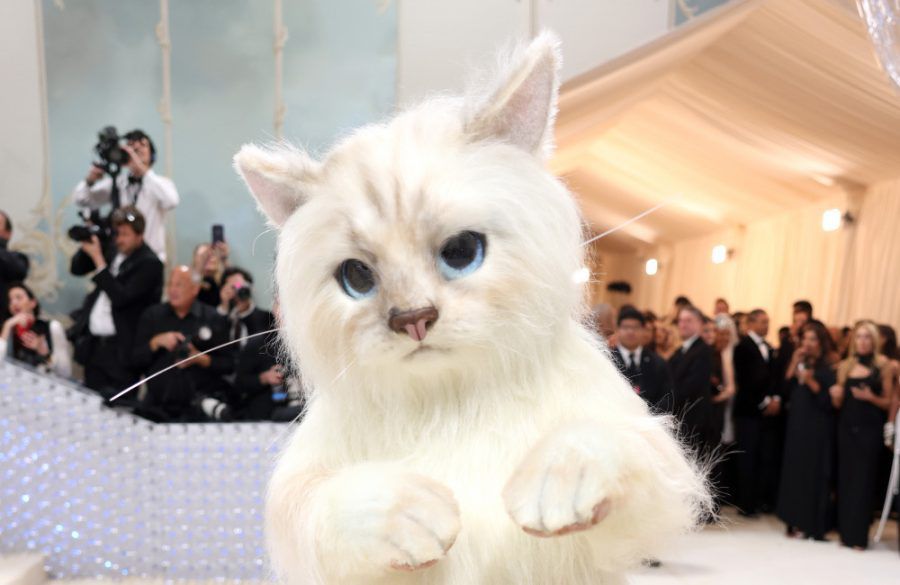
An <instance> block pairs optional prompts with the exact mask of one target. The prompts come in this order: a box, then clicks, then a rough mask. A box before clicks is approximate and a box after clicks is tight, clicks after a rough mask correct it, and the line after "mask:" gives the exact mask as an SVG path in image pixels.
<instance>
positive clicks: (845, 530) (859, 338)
mask: <svg viewBox="0 0 900 585" xmlns="http://www.w3.org/2000/svg"><path fill="white" fill-rule="evenodd" d="M879 347H880V335H879V333H878V326H877V325H875V324H874V323H872V322H871V321H860V322H859V323H857V324H856V325H855V326H854V328H853V333H852V337H851V340H850V354H849V356H848V357H847V359H845V360H843V361H842V362H841V363H840V365H839V366H838V373H837V384H835V385H834V386H832V387H831V390H830V393H831V399H832V402H833V404H834V407H835V408H838V409H840V414H839V416H838V432H837V438H838V440H837V444H838V473H837V478H838V483H837V496H838V497H837V500H838V506H837V508H838V518H837V520H838V530H839V532H840V534H841V542H843V544H844V545H845V546H848V547H851V548H853V549H855V550H864V549H865V548H866V547H867V546H868V544H869V526H870V525H871V523H872V510H873V509H874V508H875V497H876V489H877V481H878V465H879V459H880V457H881V450H882V449H883V448H884V447H883V436H882V433H883V430H882V429H883V427H884V423H885V420H886V418H887V416H886V415H887V409H888V407H889V406H890V403H891V398H892V396H891V394H890V391H891V389H893V376H894V368H893V367H892V365H891V363H890V360H888V359H887V358H886V357H885V356H884V355H882V354H880V353H879V352H878V349H879Z"/></svg>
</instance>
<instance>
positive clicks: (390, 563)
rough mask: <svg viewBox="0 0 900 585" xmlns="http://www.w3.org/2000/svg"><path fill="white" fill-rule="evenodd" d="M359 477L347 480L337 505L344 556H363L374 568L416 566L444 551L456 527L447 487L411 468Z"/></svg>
mask: <svg viewBox="0 0 900 585" xmlns="http://www.w3.org/2000/svg"><path fill="white" fill-rule="evenodd" d="M362 479H363V478H356V480H357V481H355V482H353V483H348V484H345V486H344V489H342V490H341V491H342V492H343V493H342V494H340V497H339V503H337V507H338V508H339V510H335V512H337V516H336V518H338V519H339V523H340V526H339V527H337V528H338V534H337V535H336V536H337V540H338V541H340V542H341V545H342V547H343V548H344V550H345V555H341V556H343V557H344V559H345V560H346V558H347V557H348V556H349V557H352V558H355V559H358V560H361V561H363V562H364V564H366V565H368V566H369V567H370V569H372V570H374V571H379V570H385V569H388V570H396V571H416V570H419V569H424V568H427V567H430V566H431V565H433V564H435V563H437V562H438V561H439V560H440V559H442V558H443V557H444V556H445V555H446V554H447V551H449V550H450V547H452V546H453V543H454V542H455V541H456V537H457V535H458V534H459V530H460V518H459V506H458V504H457V502H456V499H455V498H454V496H453V492H451V491H450V489H449V488H447V487H446V486H444V485H442V484H440V483H438V482H436V481H434V480H432V479H429V478H427V477H425V476H422V475H416V474H411V473H397V474H388V476H381V477H378V478H377V479H375V478H371V477H370V478H369V479H370V480H373V481H359V480H362ZM353 484H355V485H353Z"/></svg>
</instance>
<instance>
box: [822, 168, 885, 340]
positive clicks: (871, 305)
mask: <svg viewBox="0 0 900 585" xmlns="http://www.w3.org/2000/svg"><path fill="white" fill-rule="evenodd" d="M858 215H859V217H858V220H857V225H856V241H855V245H854V246H853V248H852V249H851V250H850V252H849V254H848V258H847V261H848V264H849V270H848V273H849V277H848V278H847V280H846V282H844V283H842V287H841V295H842V299H843V303H842V304H841V305H840V306H839V307H838V309H837V311H836V313H835V317H836V319H837V320H838V321H840V322H844V323H850V322H852V321H853V320H855V319H859V318H861V317H871V318H873V319H875V320H876V321H877V322H879V323H889V324H891V325H893V326H894V327H897V328H900V295H898V292H900V180H895V181H889V182H885V183H880V184H878V185H875V186H874V187H872V188H871V189H869V192H868V194H867V195H866V197H865V199H864V200H863V203H862V206H861V208H860V210H859V214H858Z"/></svg>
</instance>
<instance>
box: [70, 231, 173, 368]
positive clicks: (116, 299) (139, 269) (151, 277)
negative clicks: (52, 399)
mask: <svg viewBox="0 0 900 585" xmlns="http://www.w3.org/2000/svg"><path fill="white" fill-rule="evenodd" d="M85 258H86V260H85ZM110 261H111V259H110ZM88 267H89V270H93V269H94V262H93V260H91V259H90V258H89V257H87V255H86V254H82V257H79V256H78V255H77V254H76V256H75V257H73V258H72V273H73V274H77V272H76V269H78V270H83V269H85V268H88ZM93 281H94V283H96V285H97V286H96V287H95V288H94V290H93V291H91V293H90V294H89V295H88V296H87V298H86V299H85V300H84V305H83V307H82V310H81V312H80V314H79V316H78V321H77V322H76V324H75V327H74V328H73V329H72V332H71V333H72V334H71V335H70V337H72V338H73V339H76V343H77V340H78V339H79V338H85V337H87V336H89V335H90V329H89V327H88V325H89V321H90V316H91V309H93V308H94V303H96V302H97V297H99V296H100V293H101V292H105V293H106V294H107V296H109V300H110V303H111V304H112V317H113V323H114V324H115V326H116V339H117V351H118V354H119V359H120V361H121V362H122V363H123V364H128V365H130V364H131V357H132V348H133V346H134V337H135V334H136V332H137V325H138V321H139V320H140V318H141V315H142V314H143V312H144V310H145V309H146V308H147V307H150V306H152V305H155V304H157V303H159V300H160V298H162V287H163V264H162V262H160V261H159V258H157V257H156V254H154V253H153V250H151V249H150V247H149V246H147V244H143V245H142V246H141V247H140V248H138V249H137V250H135V251H134V252H132V253H131V254H130V255H129V256H128V257H127V258H125V260H123V261H122V265H121V266H119V273H118V274H117V275H116V276H113V275H112V273H111V272H110V271H109V267H107V268H104V269H103V270H101V271H100V272H98V273H97V274H95V275H94V277H93ZM76 357H79V358H82V359H83V358H84V357H85V356H76ZM82 363H83V362H82Z"/></svg>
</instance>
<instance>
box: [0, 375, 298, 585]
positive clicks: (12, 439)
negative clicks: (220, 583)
mask: <svg viewBox="0 0 900 585" xmlns="http://www.w3.org/2000/svg"><path fill="white" fill-rule="evenodd" d="M287 431H288V428H287V426H286V425H283V424H282V425H278V424H274V423H234V424H154V423H150V422H148V421H145V420H143V419H141V418H137V417H135V416H132V415H130V414H127V413H122V412H118V411H116V410H113V409H110V408H107V407H105V406H103V405H102V402H101V399H100V398H99V397H98V396H95V395H93V394H91V393H89V392H88V391H86V390H84V389H83V388H81V387H79V386H76V385H74V384H71V383H69V382H65V381H61V380H59V379H56V378H53V377H49V376H46V375H43V374H39V373H36V372H34V371H31V370H29V369H26V368H23V367H21V366H18V365H14V364H11V363H8V362H0V553H11V552H26V551H31V552H41V553H43V554H44V555H45V558H46V559H47V565H46V569H47V571H48V573H49V574H50V575H51V576H53V577H55V578H71V577H123V576H147V577H164V578H176V579H177V578H189V579H215V578H225V579H235V580H242V579H262V578H264V577H265V576H266V574H267V568H266V562H265V554H264V547H263V535H262V502H263V495H264V489H265V484H266V481H267V478H268V476H269V473H270V470H271V467H272V464H273V460H274V455H275V453H276V452H277V450H278V448H279V447H280V445H281V444H282V442H283V440H284V437H285V435H286V433H287Z"/></svg>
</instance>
